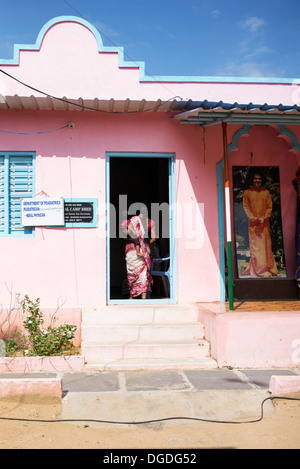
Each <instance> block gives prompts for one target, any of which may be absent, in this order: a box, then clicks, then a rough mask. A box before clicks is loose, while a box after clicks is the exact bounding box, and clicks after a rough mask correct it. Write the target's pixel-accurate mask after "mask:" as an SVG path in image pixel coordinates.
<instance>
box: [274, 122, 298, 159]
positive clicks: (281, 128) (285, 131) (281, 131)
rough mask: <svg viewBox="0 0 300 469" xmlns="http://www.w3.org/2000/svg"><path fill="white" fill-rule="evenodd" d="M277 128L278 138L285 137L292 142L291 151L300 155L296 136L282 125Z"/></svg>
mask: <svg viewBox="0 0 300 469" xmlns="http://www.w3.org/2000/svg"><path fill="white" fill-rule="evenodd" d="M277 127H278V129H279V136H280V135H286V136H287V137H288V138H289V139H290V140H291V142H292V148H291V150H295V151H297V152H298V153H299V154H300V145H299V143H298V140H297V137H296V135H295V134H293V132H291V131H290V130H288V129H286V128H285V126H284V125H278V126H277Z"/></svg>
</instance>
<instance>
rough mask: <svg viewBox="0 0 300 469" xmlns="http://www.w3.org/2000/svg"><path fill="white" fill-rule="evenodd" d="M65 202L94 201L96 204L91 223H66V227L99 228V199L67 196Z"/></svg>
mask: <svg viewBox="0 0 300 469" xmlns="http://www.w3.org/2000/svg"><path fill="white" fill-rule="evenodd" d="M64 201H65V202H92V203H93V204H94V218H93V221H92V222H91V223H65V225H64V226H65V227H66V228H97V226H98V199H85V198H69V199H68V198H66V199H64Z"/></svg>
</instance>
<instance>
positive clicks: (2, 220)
mask: <svg viewBox="0 0 300 469" xmlns="http://www.w3.org/2000/svg"><path fill="white" fill-rule="evenodd" d="M34 164H35V155H34V154H33V153H27V152H26V153H19V152H17V153H16V152H13V153H12V152H5V153H1V152H0V236H2V237H24V236H30V235H32V232H33V229H32V228H26V227H24V226H22V225H21V199H22V198H24V197H26V198H27V197H33V191H34Z"/></svg>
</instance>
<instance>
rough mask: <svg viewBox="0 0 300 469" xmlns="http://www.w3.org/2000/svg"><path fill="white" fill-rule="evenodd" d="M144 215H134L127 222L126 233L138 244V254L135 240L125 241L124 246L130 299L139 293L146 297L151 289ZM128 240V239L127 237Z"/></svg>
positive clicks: (149, 261)
mask: <svg viewBox="0 0 300 469" xmlns="http://www.w3.org/2000/svg"><path fill="white" fill-rule="evenodd" d="M143 219H144V215H143V214H142V213H140V214H139V216H137V215H136V216H134V217H132V218H131V219H130V223H129V224H128V234H129V236H130V237H131V238H132V241H133V239H134V238H136V239H137V240H138V242H139V246H140V254H142V256H141V255H138V253H137V250H136V242H127V243H126V247H125V259H126V269H127V278H128V286H129V291H130V299H133V298H137V297H139V296H140V295H141V296H142V299H143V300H145V299H146V298H147V294H148V293H151V291H152V288H151V287H152V284H153V280H152V277H151V274H150V270H151V258H150V248H149V245H148V243H146V241H145V237H146V238H147V236H148V235H147V231H145V228H144V226H143ZM129 241H130V239H129Z"/></svg>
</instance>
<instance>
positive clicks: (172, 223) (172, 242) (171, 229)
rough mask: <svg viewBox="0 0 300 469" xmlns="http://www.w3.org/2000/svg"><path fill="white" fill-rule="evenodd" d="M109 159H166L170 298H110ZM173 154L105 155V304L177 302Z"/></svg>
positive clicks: (111, 153)
mask: <svg viewBox="0 0 300 469" xmlns="http://www.w3.org/2000/svg"><path fill="white" fill-rule="evenodd" d="M111 158H168V166H169V174H168V179H169V180H168V184H169V217H170V219H169V233H170V239H169V246H170V298H161V299H147V300H140V299H132V300H128V299H126V300H120V299H111V298H110V209H109V208H110V205H109V204H110V161H111ZM175 194H176V192H175V154H174V153H130V152H107V153H106V206H107V210H106V279H107V282H106V283H107V285H106V295H107V304H128V302H130V304H132V303H139V304H141V303H142V304H157V303H158V304H162V303H173V304H174V303H176V302H177V275H176V272H177V268H176V266H177V257H176V219H175V216H176V210H175V207H176V199H175Z"/></svg>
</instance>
